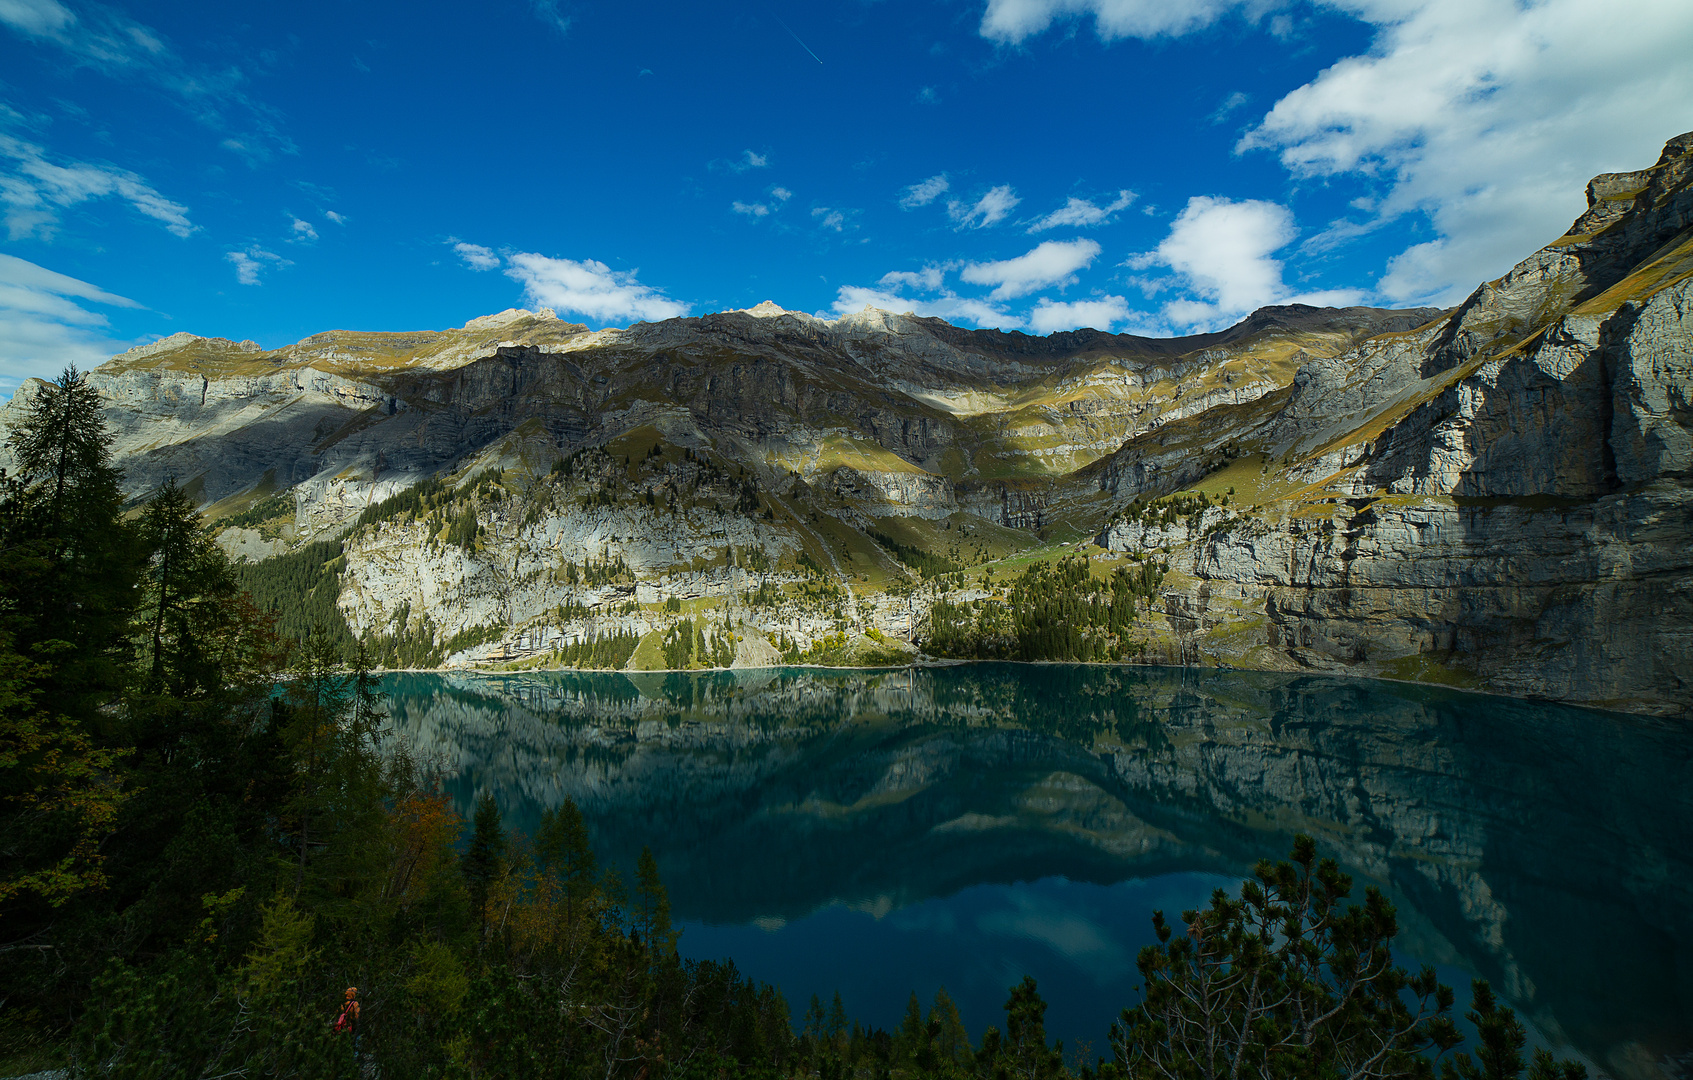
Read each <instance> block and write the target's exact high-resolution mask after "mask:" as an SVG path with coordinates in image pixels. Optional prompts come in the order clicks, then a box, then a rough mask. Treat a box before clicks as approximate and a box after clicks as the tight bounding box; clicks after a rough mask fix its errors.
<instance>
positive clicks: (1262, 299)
mask: <svg viewBox="0 0 1693 1080" xmlns="http://www.w3.org/2000/svg"><path fill="white" fill-rule="evenodd" d="M1298 234H1299V230H1298V229H1297V228H1296V227H1295V226H1294V223H1293V213H1292V212H1291V211H1289V210H1288V208H1287V207H1285V206H1281V205H1279V204H1277V203H1272V202H1265V201H1262V200H1259V199H1247V200H1242V201H1240V202H1232V201H1230V200H1228V199H1223V198H1211V197H1207V196H1195V197H1194V198H1192V199H1189V200H1188V203H1187V206H1186V207H1185V208H1184V209H1183V210H1182V212H1181V213H1180V214H1178V215H1176V220H1175V221H1174V222H1173V223H1171V225H1170V233H1169V235H1168V236H1166V237H1165V238H1164V241H1163V243H1161V244H1159V245H1158V248H1157V250H1156V251H1151V252H1147V253H1145V254H1143V255H1138V256H1135V257H1133V258H1131V259H1129V260H1128V262H1126V263H1125V264H1124V265H1126V266H1129V267H1131V268H1132V269H1137V270H1144V269H1146V268H1148V267H1150V266H1157V265H1162V266H1167V267H1169V268H1170V269H1171V270H1173V271H1175V273H1176V275H1177V276H1178V278H1179V279H1180V280H1181V282H1182V284H1183V285H1184V286H1185V287H1186V288H1187V290H1188V291H1189V292H1190V293H1191V294H1194V295H1193V296H1189V297H1187V298H1183V299H1179V300H1173V301H1171V302H1170V303H1168V304H1166V305H1164V317H1165V318H1167V319H1169V320H1170V322H1171V323H1173V324H1175V325H1177V326H1200V325H1204V326H1221V325H1225V324H1227V323H1229V322H1231V321H1233V320H1234V319H1236V318H1238V317H1239V316H1241V315H1244V314H1246V313H1247V312H1249V311H1252V310H1253V309H1254V308H1259V307H1263V306H1264V305H1266V304H1281V303H1298V304H1313V305H1318V306H1324V305H1342V306H1344V305H1346V304H1355V303H1357V302H1358V301H1359V300H1360V299H1361V298H1362V295H1363V294H1362V293H1361V292H1359V291H1358V290H1350V289H1348V290H1329V291H1326V292H1315V293H1307V294H1303V295H1289V294H1290V293H1291V291H1292V290H1290V289H1289V288H1288V287H1287V285H1286V283H1285V282H1284V281H1283V280H1282V264H1281V261H1280V260H1278V259H1276V258H1274V257H1273V255H1274V253H1275V252H1277V251H1279V250H1280V249H1281V248H1283V247H1286V246H1287V245H1288V244H1289V243H1291V242H1292V241H1293V239H1294V237H1295V236H1297V235H1298ZM1194 296H1197V297H1198V299H1195V298H1194Z"/></svg>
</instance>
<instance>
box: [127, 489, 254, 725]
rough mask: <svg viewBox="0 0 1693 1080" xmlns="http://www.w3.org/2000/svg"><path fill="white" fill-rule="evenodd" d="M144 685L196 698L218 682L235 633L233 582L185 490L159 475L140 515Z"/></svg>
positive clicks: (221, 683) (235, 612) (150, 688)
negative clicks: (162, 483)
mask: <svg viewBox="0 0 1693 1080" xmlns="http://www.w3.org/2000/svg"><path fill="white" fill-rule="evenodd" d="M141 543H142V548H143V550H144V551H145V552H146V553H147V556H148V561H147V566H146V570H145V571H144V573H143V577H142V585H143V590H142V594H143V599H142V602H141V616H142V621H143V627H142V629H143V634H144V637H145V645H144V650H143V651H144V656H145V661H144V663H145V670H146V675H145V677H144V685H145V686H146V687H147V689H148V690H149V691H151V692H153V693H162V692H167V691H168V692H169V693H170V694H171V695H172V696H174V697H178V698H194V697H201V696H204V695H205V694H207V693H210V692H213V691H216V690H218V689H220V688H221V686H222V685H223V683H224V682H225V670H224V669H225V666H226V665H225V664H224V663H223V662H222V661H224V660H225V659H226V658H225V657H224V656H222V655H220V654H221V653H222V651H223V647H224V646H225V645H229V644H233V642H230V641H228V640H227V638H228V636H229V635H230V634H231V633H232V632H236V631H237V626H236V625H235V624H236V621H237V620H236V616H237V614H238V613H237V610H236V608H235V606H234V605H233V604H232V600H233V599H234V594H235V580H234V576H233V575H232V574H231V572H230V568H229V560H228V559H227V558H226V557H225V555H224V554H223V551H222V550H221V549H220V548H219V547H218V546H217V544H215V543H214V542H213V541H212V538H211V536H210V535H209V534H208V533H207V531H206V529H205V526H204V524H203V523H202V522H201V520H200V513H199V511H198V510H197V509H196V508H195V506H194V503H193V502H192V501H191V500H190V499H189V498H188V496H187V494H186V493H185V492H184V491H183V490H182V489H181V488H180V487H178V486H177V485H176V481H175V480H174V479H171V480H167V481H166V482H165V486H164V487H163V488H161V489H160V490H159V493H158V494H157V495H155V496H154V497H153V499H152V500H151V501H150V502H148V504H147V506H146V508H145V509H143V510H142V512H141Z"/></svg>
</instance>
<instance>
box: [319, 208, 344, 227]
mask: <svg viewBox="0 0 1693 1080" xmlns="http://www.w3.org/2000/svg"><path fill="white" fill-rule="evenodd" d="M323 216H324V217H326V218H328V219H329V220H330V221H333V222H334V223H335V224H337V225H345V224H347V215H346V214H337V213H336V212H335V211H333V210H325V211H324V212H323Z"/></svg>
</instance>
